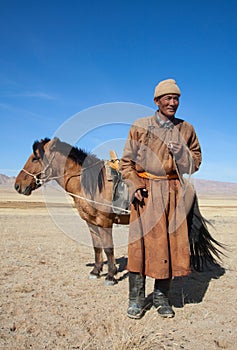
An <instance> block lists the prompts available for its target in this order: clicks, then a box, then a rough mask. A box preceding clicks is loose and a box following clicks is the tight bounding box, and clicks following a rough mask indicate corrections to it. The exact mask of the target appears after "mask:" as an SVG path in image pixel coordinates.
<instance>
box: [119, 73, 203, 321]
mask: <svg viewBox="0 0 237 350" xmlns="http://www.w3.org/2000/svg"><path fill="white" fill-rule="evenodd" d="M180 95H181V93H180V89H179V87H178V86H177V84H176V82H175V80H173V79H167V80H164V81H161V82H160V83H159V84H158V85H157V86H156V88H155V93H154V102H155V104H156V105H157V106H158V110H157V111H156V112H155V115H154V116H151V117H145V118H141V119H138V120H137V121H135V123H134V124H133V125H132V127H131V129H130V131H129V136H128V139H127V141H126V144H125V148H124V152H123V156H122V159H121V161H120V170H121V172H122V175H123V178H124V179H125V181H126V183H127V184H128V188H129V193H130V199H131V202H132V205H131V216H130V226H129V244H128V265H127V270H128V271H129V307H128V310H127V315H128V316H129V317H130V318H136V319H138V318H141V317H142V315H143V314H144V307H145V306H144V301H145V278H146V276H149V277H153V278H154V279H155V282H154V293H153V304H154V306H155V308H156V309H157V311H158V314H159V315H160V316H162V317H173V316H174V311H173V309H172V307H171V305H170V303H169V300H168V292H169V289H170V285H171V280H172V277H176V276H186V275H188V274H189V273H190V250H189V240H188V225H187V213H188V210H189V208H190V207H189V208H188V206H189V205H191V203H186V200H185V197H186V196H185V193H186V185H185V181H184V179H183V174H191V173H193V172H195V171H197V170H198V169H199V166H200V164H201V149H200V145H199V142H198V138H197V136H196V133H195V131H194V128H193V126H192V125H191V124H189V123H187V122H186V121H183V120H181V119H178V118H176V117H175V113H176V111H177V108H178V106H179V97H180Z"/></svg>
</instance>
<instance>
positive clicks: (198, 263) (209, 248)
mask: <svg viewBox="0 0 237 350" xmlns="http://www.w3.org/2000/svg"><path fill="white" fill-rule="evenodd" d="M207 225H210V226H212V224H211V223H210V222H209V221H208V220H206V219H205V218H204V217H203V216H202V214H201V212H200V210H199V205H198V199H197V195H196V194H195V196H194V202H193V204H192V207H191V210H190V212H189V214H188V226H189V244H190V253H191V266H192V267H193V268H194V269H195V270H196V271H201V270H203V267H204V265H207V263H210V264H212V265H215V264H217V263H218V260H219V261H221V256H222V255H225V254H224V253H223V250H225V249H226V247H225V245H224V244H223V243H220V242H218V241H217V240H216V239H215V238H213V237H212V235H211V234H210V232H209V230H208V226H207Z"/></svg>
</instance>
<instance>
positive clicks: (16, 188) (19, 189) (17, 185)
mask: <svg viewBox="0 0 237 350" xmlns="http://www.w3.org/2000/svg"><path fill="white" fill-rule="evenodd" d="M15 190H16V191H17V192H20V191H21V186H20V185H19V184H17V183H15Z"/></svg>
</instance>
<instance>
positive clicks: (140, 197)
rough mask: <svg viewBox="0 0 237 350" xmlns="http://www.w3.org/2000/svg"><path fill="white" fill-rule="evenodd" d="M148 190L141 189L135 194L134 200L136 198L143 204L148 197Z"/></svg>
mask: <svg viewBox="0 0 237 350" xmlns="http://www.w3.org/2000/svg"><path fill="white" fill-rule="evenodd" d="M147 194H148V192H147V190H146V189H144V188H139V189H138V190H137V191H136V192H135V194H134V198H136V199H137V200H138V201H139V202H142V200H143V198H144V197H147Z"/></svg>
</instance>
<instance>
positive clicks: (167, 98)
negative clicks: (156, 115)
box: [155, 94, 179, 119]
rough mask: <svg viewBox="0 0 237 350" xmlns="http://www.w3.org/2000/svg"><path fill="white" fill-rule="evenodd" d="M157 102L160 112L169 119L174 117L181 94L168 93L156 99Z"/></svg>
mask: <svg viewBox="0 0 237 350" xmlns="http://www.w3.org/2000/svg"><path fill="white" fill-rule="evenodd" d="M155 104H156V105H157V106H158V107H159V110H160V112H161V113H162V114H163V115H164V116H166V117H167V118H168V119H170V118H172V117H173V116H174V115H175V113H176V111H177V109H178V106H179V95H176V94H168V95H164V96H161V97H159V98H158V99H156V100H155Z"/></svg>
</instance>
